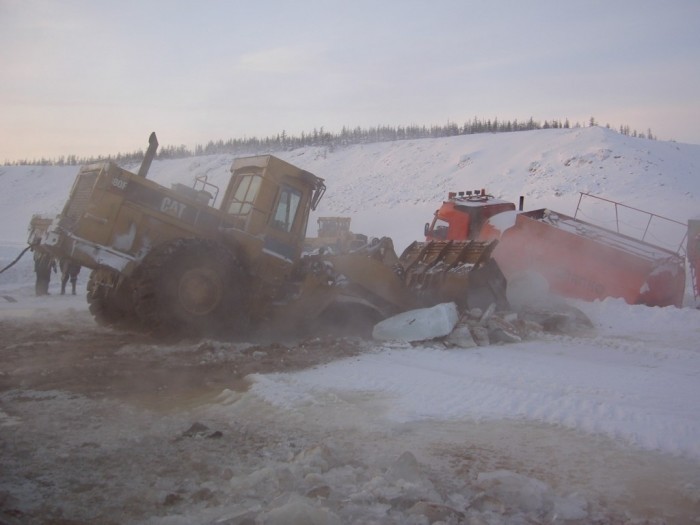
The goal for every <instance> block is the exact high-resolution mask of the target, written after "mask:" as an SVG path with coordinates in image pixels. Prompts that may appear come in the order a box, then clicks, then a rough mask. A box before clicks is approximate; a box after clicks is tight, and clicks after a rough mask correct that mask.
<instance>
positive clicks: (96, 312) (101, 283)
mask: <svg viewBox="0 0 700 525" xmlns="http://www.w3.org/2000/svg"><path fill="white" fill-rule="evenodd" d="M118 277H119V276H118V275H115V274H113V273H112V272H110V271H109V270H104V269H99V270H93V271H92V272H90V277H89V279H88V283H87V302H88V309H89V310H90V313H91V314H92V316H93V317H94V318H95V321H96V322H97V324H99V325H102V326H111V327H119V328H126V327H130V326H132V325H134V324H135V323H136V316H135V315H134V311H133V304H132V303H131V293H130V288H129V283H128V282H126V281H123V280H122V281H120V280H119V279H118Z"/></svg>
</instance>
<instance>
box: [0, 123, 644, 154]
mask: <svg viewBox="0 0 700 525" xmlns="http://www.w3.org/2000/svg"><path fill="white" fill-rule="evenodd" d="M588 125H589V126H597V125H598V123H597V122H596V120H595V118H594V117H591V119H590V121H589V122H588ZM572 127H573V128H580V127H582V126H581V124H580V123H579V122H576V123H575V124H573V125H572V124H571V123H570V122H569V119H565V120H564V121H563V122H562V121H561V120H545V121H544V122H539V121H536V120H534V119H533V118H530V119H528V120H526V121H518V120H517V119H515V120H499V119H498V118H494V119H486V120H483V119H480V118H478V117H474V118H473V119H472V120H470V121H467V122H465V123H464V124H462V125H461V126H460V125H458V124H457V123H455V122H449V121H448V122H447V124H445V125H442V126H436V125H433V126H430V127H428V126H418V125H415V124H411V125H409V126H376V127H371V128H361V127H359V126H358V127H355V128H353V129H350V128H347V127H345V126H343V129H341V130H340V132H337V133H331V132H329V131H326V130H325V129H324V128H323V127H321V128H320V129H314V130H313V131H312V132H310V133H304V132H302V133H301V135H299V136H294V135H292V136H290V135H287V133H286V132H285V131H282V133H279V134H277V135H276V136H274V137H265V138H263V139H260V138H256V137H252V138H243V139H229V140H227V141H224V140H218V141H209V142H208V143H207V144H206V145H199V144H198V145H196V146H195V147H194V149H191V148H188V147H187V146H185V145H181V146H161V147H160V149H159V150H158V155H157V157H156V158H158V159H179V158H186V157H197V156H202V155H221V154H230V155H258V154H263V153H274V152H277V151H289V150H293V149H296V148H302V147H309V146H320V147H324V148H327V149H328V150H330V151H332V149H333V148H336V147H345V146H352V145H355V144H371V143H376V142H391V141H396V140H410V139H425V138H440V137H452V136H456V135H472V134H477V133H510V132H515V131H531V130H537V129H560V128H561V129H568V128H572ZM606 127H607V128H610V125H609V124H607V125H606ZM619 132H620V133H621V134H623V135H628V136H632V137H639V138H647V139H650V140H656V137H655V136H654V135H653V134H652V132H651V129H649V130H648V131H647V133H646V134H645V133H637V130H632V131H631V130H630V127H629V126H620V128H619ZM143 156H144V150H138V151H135V152H131V153H118V154H116V155H109V156H106V157H104V156H103V157H78V156H77V155H67V156H61V157H59V158H57V159H46V158H41V159H38V160H31V161H30V160H21V161H15V162H9V161H6V162H5V165H6V166H9V165H16V166H19V165H41V166H77V165H84V164H89V163H91V162H98V161H101V160H113V161H114V162H116V163H117V164H121V165H123V164H127V163H132V162H134V163H137V162H141V160H143Z"/></svg>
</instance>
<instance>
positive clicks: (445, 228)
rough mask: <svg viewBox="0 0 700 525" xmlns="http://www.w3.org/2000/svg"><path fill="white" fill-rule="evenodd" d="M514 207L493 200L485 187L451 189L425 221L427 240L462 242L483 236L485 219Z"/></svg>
mask: <svg viewBox="0 0 700 525" xmlns="http://www.w3.org/2000/svg"><path fill="white" fill-rule="evenodd" d="M513 210H515V204H514V203H512V202H508V201H504V200H501V199H496V198H494V197H493V195H488V194H487V193H486V190H483V189H482V190H475V191H461V192H459V193H457V192H450V193H449V194H448V199H447V200H446V201H444V202H443V203H442V206H441V207H440V209H439V210H437V211H436V212H435V216H434V217H433V221H432V222H431V223H426V224H425V228H424V234H425V237H426V240H427V241H464V240H474V239H481V240H484V239H483V235H482V233H483V232H482V230H483V227H484V225H485V224H486V222H487V221H488V220H489V219H490V218H491V217H493V216H494V215H497V214H499V213H503V212H505V211H513Z"/></svg>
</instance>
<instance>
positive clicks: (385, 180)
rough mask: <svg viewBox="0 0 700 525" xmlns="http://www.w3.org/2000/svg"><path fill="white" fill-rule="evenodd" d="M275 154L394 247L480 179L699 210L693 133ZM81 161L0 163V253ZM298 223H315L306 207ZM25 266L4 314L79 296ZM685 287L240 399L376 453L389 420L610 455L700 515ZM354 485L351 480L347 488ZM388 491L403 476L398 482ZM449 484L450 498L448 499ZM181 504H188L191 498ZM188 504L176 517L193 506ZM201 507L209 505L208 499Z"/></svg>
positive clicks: (223, 161) (511, 480) (393, 355)
mask: <svg viewBox="0 0 700 525" xmlns="http://www.w3.org/2000/svg"><path fill="white" fill-rule="evenodd" d="M164 138H165V137H164ZM166 140H167V139H166ZM278 155H279V156H280V157H282V158H285V159H286V160H289V161H291V162H293V163H294V164H296V165H299V166H300V167H302V168H304V169H307V170H309V171H311V172H313V173H315V174H317V175H319V176H321V177H323V178H325V179H326V184H327V186H328V191H327V194H326V197H325V199H324V201H323V202H322V204H321V206H320V208H319V209H318V210H317V212H316V214H315V216H323V215H346V216H350V217H352V221H353V222H352V229H353V231H355V232H362V233H366V234H368V235H370V236H389V237H392V238H393V239H394V241H395V244H396V246H397V249H398V250H401V249H402V248H403V247H405V246H406V245H407V244H408V243H410V242H411V241H412V240H416V239H421V233H422V229H423V224H424V223H425V222H426V221H428V220H430V218H431V216H432V213H433V212H434V210H435V209H436V208H437V207H438V206H439V204H440V202H441V200H442V199H443V198H445V197H446V195H447V192H448V191H453V190H460V189H476V188H487V189H488V191H489V192H490V193H492V194H494V195H496V196H497V197H502V198H507V199H512V200H514V201H517V197H518V196H520V195H524V196H525V198H526V201H525V202H526V209H532V208H539V207H550V208H552V209H554V210H557V211H560V212H562V213H566V214H571V215H573V213H574V210H575V208H576V204H577V202H578V199H579V194H578V192H579V191H583V192H591V193H593V194H597V195H600V196H603V197H606V198H609V199H614V200H618V201H622V202H623V203H625V204H627V205H630V206H633V207H637V208H641V209H646V210H649V211H651V212H654V213H657V214H660V215H663V216H667V217H670V218H672V219H675V220H678V221H681V222H684V221H686V220H687V219H689V218H693V217H697V216H700V177H698V168H699V167H700V146H698V145H688V144H676V143H669V142H656V141H648V140H642V139H634V138H630V137H624V136H620V135H618V134H617V133H614V132H611V131H610V130H606V129H601V128H586V129H572V130H542V131H533V132H522V133H511V134H498V135H475V136H460V137H451V138H445V139H429V140H420V141H405V142H395V143H385V144H369V145H365V146H354V147H350V148H347V149H338V150H336V151H328V150H325V149H322V148H308V149H303V150H295V151H289V152H284V153H281V154H278ZM231 161H232V158H231V157H229V156H211V157H202V158H191V159H182V160H173V161H156V162H154V163H153V166H152V168H151V173H150V175H149V176H150V177H151V178H153V179H154V180H156V181H158V182H160V183H165V184H169V183H171V182H183V183H187V182H190V181H191V180H192V178H193V176H195V175H200V174H207V175H208V176H209V180H210V181H212V182H214V183H217V184H220V185H221V186H222V188H223V186H224V185H225V181H226V179H227V176H228V169H229V167H230V165H231ZM76 172H77V170H76V169H75V168H49V167H2V168H0V183H2V184H3V186H4V187H5V191H3V192H2V194H1V195H0V250H1V251H0V264H1V265H2V266H4V265H5V264H7V263H9V262H10V261H11V260H12V259H13V258H14V256H16V255H17V254H18V253H19V251H20V250H21V249H22V247H23V243H24V241H25V237H26V226H27V224H28V222H29V218H30V217H31V215H32V214H33V213H48V214H50V213H56V212H58V211H59V210H60V207H61V204H62V203H63V201H64V200H65V198H66V196H67V193H68V190H69V188H70V184H71V183H72V180H73V178H74V175H75V173H76ZM315 216H314V217H315ZM309 233H310V234H314V233H315V223H314V222H313V218H312V222H311V223H310V232H309ZM681 239H682V233H681V234H680V236H679V237H678V239H670V241H669V243H668V244H669V245H673V244H674V243H675V244H676V245H678V243H680V241H681ZM25 259H28V257H25ZM86 278H87V275H85V274H84V273H83V274H81V275H80V278H79V279H80V281H81V285H82V287H83V290H84V281H85V280H86ZM32 279H33V275H32V272H31V266H30V265H29V262H27V261H26V260H22V261H21V262H20V263H19V264H18V265H17V266H16V267H15V268H12V269H11V270H10V271H8V272H6V273H5V274H2V275H0V295H3V294H4V295H11V296H13V297H19V298H20V299H19V300H18V301H17V302H8V301H4V300H2V298H1V297H0V319H3V318H5V319H7V318H12V317H21V316H33V317H36V318H38V319H40V318H41V316H42V309H44V312H53V313H55V311H56V310H61V309H65V308H72V309H75V308H76V304H75V302H74V301H66V300H61V298H55V297H50V298H47V299H41V300H40V299H38V298H33V297H30V293H29V292H28V290H31V283H32ZM56 281H57V280H56V279H54V282H53V283H52V286H53V289H52V292H53V293H55V292H56V291H57V288H56V286H57V283H56ZM685 303H686V307H684V308H681V309H678V308H673V307H669V308H648V307H644V306H630V305H627V304H625V303H623V302H622V301H620V300H616V299H608V300H605V301H602V302H595V303H585V302H576V303H573V304H574V305H575V306H576V307H578V308H579V309H581V310H582V311H583V312H585V313H586V314H587V315H588V316H589V317H590V319H591V320H592V322H593V324H594V331H593V332H592V333H591V334H589V335H587V336H581V337H573V336H561V335H551V334H550V335H546V336H542V337H541V338H538V339H536V340H529V341H524V342H522V343H515V344H508V345H493V346H488V347H477V348H473V349H454V348H446V347H444V346H443V345H440V344H436V343H426V344H418V345H416V344H406V343H392V342H389V343H376V344H375V347H374V349H373V350H372V351H371V352H368V353H365V354H362V355H361V356H359V357H354V358H349V359H344V360H339V361H335V362H332V363H329V364H326V365H323V366H319V367H316V368H312V369H308V370H304V371H300V372H293V373H280V374H270V375H254V376H252V377H251V379H252V380H253V386H252V388H251V389H250V390H249V391H248V392H247V393H245V395H244V397H245V399H246V402H247V403H254V404H255V406H257V407H260V406H266V407H268V408H267V409H268V410H271V411H275V413H277V414H279V417H280V424H281V425H286V424H289V423H290V422H291V421H304V422H305V424H308V426H309V428H316V427H320V426H322V427H324V428H327V429H334V432H337V433H338V434H342V433H343V432H348V433H351V434H352V433H359V434H358V435H361V436H362V437H363V438H368V437H370V438H371V436H374V437H375V438H376V439H377V443H375V444H374V445H371V444H368V443H365V444H364V445H363V447H364V448H365V449H368V448H373V447H374V450H375V454H380V452H381V450H382V443H381V441H382V440H383V439H389V438H387V436H388V435H389V434H390V439H389V441H391V442H392V443H394V444H397V443H403V445H405V447H404V448H405V450H413V448H412V447H414V448H415V450H416V451H418V450H422V449H421V447H426V446H427V445H428V444H430V443H433V444H436V446H438V445H442V444H444V443H450V445H451V446H453V447H454V446H456V445H457V444H462V445H464V446H467V445H468V444H470V443H471V444H472V445H473V446H475V447H478V446H484V447H486V446H487V445H489V444H490V445H494V443H497V444H501V445H503V447H502V448H503V450H508V451H509V453H510V454H511V459H512V458H515V459H516V461H515V464H517V463H518V461H520V460H521V461H522V462H525V463H528V462H529V463H528V464H531V463H532V462H538V461H539V462H541V463H542V464H544V463H547V464H548V465H549V467H548V468H550V470H554V471H556V470H557V468H559V467H557V464H560V465H561V467H560V468H561V469H565V470H566V471H567V472H574V471H576V469H577V468H580V469H581V471H585V472H586V473H587V474H586V476H583V477H584V478H585V479H586V480H589V481H590V480H595V479H596V476H595V471H596V469H600V471H601V472H607V473H608V474H609V471H608V470H606V469H614V468H617V474H616V476H614V477H613V478H611V479H608V480H607V481H606V480H605V479H598V480H596V481H595V482H596V483H598V484H599V487H598V491H599V492H600V493H604V492H605V490H610V491H613V492H614V491H615V490H621V489H620V485H619V484H620V483H621V484H623V485H624V484H626V483H630V484H631V485H634V484H636V483H638V484H645V483H647V484H649V487H654V488H650V489H649V491H650V492H652V493H653V492H654V490H657V489H658V490H661V491H664V490H669V491H670V492H671V493H674V491H675V494H676V495H680V496H679V497H682V498H683V500H684V501H685V502H686V503H685V504H688V502H690V505H691V509H690V511H688V512H686V513H684V514H683V519H686V518H687V517H688V516H691V515H692V513H693V512H694V511H695V510H697V511H698V513H696V514H695V516H698V515H700V310H697V309H695V308H694V298H693V297H692V292H691V289H690V286H688V290H687V293H686V301H685ZM82 308H85V306H84V305H83V306H82ZM240 402H241V394H239V393H235V394H234V393H227V392H223V393H222V395H221V396H220V397H219V398H218V399H217V400H216V401H213V402H212V403H211V405H210V406H209V407H208V409H207V410H210V411H212V412H215V413H216V414H217V415H218V417H224V418H225V417H227V413H230V417H231V418H235V417H239V416H240V414H238V413H237V411H240V410H241V408H240V406H241V405H240ZM232 407H233V408H232ZM543 429H549V430H543ZM382 432H385V433H386V435H383V434H382ZM402 433H403V434H402ZM402 436H403V437H402ZM418 444H420V446H419V445H418ZM358 446H359V445H358ZM397 446H398V445H397ZM494 446H495V445H494ZM611 450H615V451H616V452H615V453H614V454H612V453H611V452H610V451H611ZM598 453H599V454H600V456H599V457H593V456H595V455H596V454H598ZM416 454H417V455H419V454H420V453H419V452H416ZM528 458H529V459H528ZM602 458H606V459H605V460H603V459H602ZM640 458H642V459H640ZM419 459H425V457H424V456H421V457H419ZM640 461H641V463H640ZM557 462H559V463H557ZM645 462H646V463H645ZM606 463H607V465H606ZM497 464H498V462H495V463H494V464H492V465H490V468H488V469H486V470H485V471H484V472H482V476H481V480H480V483H481V484H482V489H483V486H489V487H493V486H496V485H498V486H499V487H501V490H504V491H506V492H507V491H508V490H509V489H508V487H509V486H512V487H513V494H511V497H512V498H516V499H517V498H518V497H521V498H525V499H527V498H526V497H525V496H523V494H527V493H530V494H531V493H532V491H534V492H537V493H538V494H539V495H538V497H539V498H540V499H542V497H543V496H542V494H546V495H547V496H546V497H547V498H549V500H548V501H549V503H548V505H549V506H550V507H552V505H554V503H552V498H554V494H555V493H554V492H553V491H554V489H553V488H552V487H549V488H548V489H547V490H544V489H542V487H541V486H540V485H537V481H536V480H535V479H532V478H528V480H529V481H527V482H524V481H523V480H522V479H520V478H518V476H519V474H518V470H517V469H516V468H514V467H513V464H512V463H511V464H509V465H510V466H509V468H508V469H506V470H505V471H504V470H499V469H498V468H496V467H497ZM523 464H524V463H523ZM642 464H643V465H646V467H649V466H650V465H664V468H665V469H666V470H664V472H665V474H664V476H666V474H668V475H669V476H670V477H671V478H672V477H673V473H674V472H676V473H677V475H678V477H677V479H675V480H673V481H668V482H667V479H666V477H664V478H663V479H661V478H655V474H654V469H653V468H647V469H646V470H645V469H644V468H642V467H640V465H642ZM576 465H578V466H576ZM400 467H401V465H400V464H399V466H398V467H396V468H400ZM660 469H661V467H660ZM661 470H663V469H661ZM611 471H612V470H611ZM625 472H627V473H628V475H627V474H625ZM530 474H532V472H530ZM336 475H338V476H341V474H340V473H339V472H337V473H336ZM533 477H534V478H537V479H539V478H538V476H536V475H535V476H533ZM277 481H279V479H278V480H277ZM322 481H325V482H326V483H327V484H329V485H331V486H332V488H333V489H334V490H335V489H336V485H338V486H340V485H342V481H341V480H339V479H335V480H331V479H330V478H329V479H325V480H322ZM346 481H347V480H346ZM240 482H241V483H245V482H246V481H245V480H241V481H240ZM549 482H550V484H551V480H549ZM333 483H336V485H333ZM347 483H348V484H349V485H348V486H347V487H346V490H347V491H348V498H350V500H351V501H354V502H355V503H357V501H359V500H360V499H361V498H362V497H366V498H370V497H372V498H375V499H374V500H373V501H374V502H376V501H378V498H379V496H378V495H377V494H379V493H380V492H381V489H386V486H382V487H377V488H376V491H375V493H372V494H373V495H370V493H371V488H370V487H369V485H371V483H369V482H368V485H367V486H366V487H364V488H363V487H361V486H360V484H359V482H357V481H355V482H354V484H353V483H350V482H349V481H348V482H347ZM616 483H617V484H618V485H615V484H616ZM573 486H576V485H575V484H574V485H573ZM662 486H665V487H666V488H661V487H662ZM392 487H393V486H392ZM668 487H672V488H671V489H669V488H668ZM577 488H578V490H580V494H582V495H583V496H581V497H585V496H586V490H585V489H584V488H583V487H582V486H581V485H580V484H579V485H578V486H577ZM404 489H405V490H409V489H407V488H406V487H405V486H404ZM362 490H365V492H366V493H365V494H364V496H362V495H360V494H359V493H360V492H362ZM392 490H398V491H399V492H400V488H397V487H393V488H392ZM494 490H495V489H494ZM630 490H632V489H630ZM528 491H530V492H528ZM538 491H539V492H538ZM642 492H644V491H642ZM351 493H352V494H354V496H353V497H355V498H356V499H355V500H352V497H351ZM635 494H637V493H636V492H635ZM531 495H532V494H531ZM532 497H534V496H532ZM557 497H559V496H557ZM567 498H568V499H567ZM379 499H380V498H379ZM457 499H458V498H456V496H455V497H454V498H453V499H452V500H451V501H450V502H449V504H450V505H451V506H452V507H455V508H456V507H458V506H459V504H458V502H457ZM557 501H558V504H559V509H560V515H561V516H564V517H565V518H564V520H566V519H570V520H576V519H578V520H581V521H578V522H580V523H587V522H592V521H594V520H593V518H592V516H591V515H590V514H587V512H588V511H587V510H586V508H585V505H584V504H582V503H581V502H580V500H579V499H577V496H576V495H572V494H569V495H568V496H567V497H566V498H564V499H559V500H557ZM654 501H656V500H654ZM463 503H464V502H463ZM523 505H524V506H525V507H527V505H526V503H523ZM659 505H661V504H659ZM669 505H670V506H671V507H672V505H671V504H670V503H669ZM693 505H694V507H693ZM554 506H555V507H556V505H554ZM287 510H290V509H289V508H288V509H287ZM664 512H665V511H664ZM669 512H670V511H669ZM193 513H194V510H193ZM526 514H527V513H525V514H524V515H526ZM533 515H537V516H542V514H533ZM549 516H550V518H551V514H550V515H549ZM664 516H666V514H664ZM190 518H191V519H192V520H195V518H194V514H193V515H192V516H190ZM521 518H522V517H521ZM521 518H517V519H521ZM183 519H184V521H182V523H185V522H187V519H188V518H187V516H185V517H184V518H183ZM484 519H485V518H484ZM513 519H514V520H516V521H512V523H524V521H517V519H516V518H513ZM522 519H525V518H522ZM207 520H209V521H206V522H210V521H211V522H213V521H214V520H213V518H212V516H211V515H207ZM165 522H167V523H180V522H178V521H164V523H165ZM195 522H197V521H196V520H195ZM270 522H273V521H270ZM327 522H328V523H332V522H333V521H327ZM578 522H577V523H578ZM669 522H670V523H673V522H674V521H673V520H670V521H669ZM675 522H676V523H682V522H683V521H675ZM415 523H419V521H416V522H415ZM476 523H502V522H498V521H482V522H476ZM654 523H656V522H654Z"/></svg>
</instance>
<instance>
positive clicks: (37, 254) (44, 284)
mask: <svg viewBox="0 0 700 525" xmlns="http://www.w3.org/2000/svg"><path fill="white" fill-rule="evenodd" d="M51 270H53V272H54V273H56V261H54V260H53V257H51V255H49V254H48V253H46V252H44V251H42V250H40V249H38V248H36V249H35V250H34V271H35V272H36V285H35V287H34V291H35V292H36V294H37V295H49V282H50V281H51Z"/></svg>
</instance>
